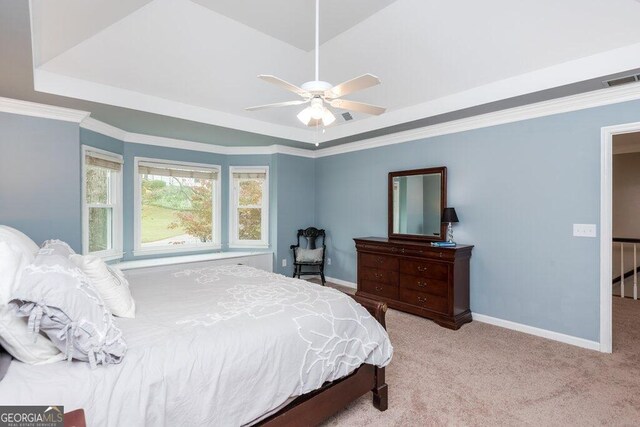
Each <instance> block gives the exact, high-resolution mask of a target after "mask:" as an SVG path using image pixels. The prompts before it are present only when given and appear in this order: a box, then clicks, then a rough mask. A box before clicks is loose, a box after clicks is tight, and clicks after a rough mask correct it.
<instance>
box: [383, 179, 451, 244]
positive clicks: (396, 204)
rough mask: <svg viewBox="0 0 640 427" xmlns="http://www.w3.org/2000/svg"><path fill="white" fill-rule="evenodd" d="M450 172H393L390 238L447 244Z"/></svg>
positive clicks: (390, 194) (390, 196)
mask: <svg viewBox="0 0 640 427" xmlns="http://www.w3.org/2000/svg"><path fill="white" fill-rule="evenodd" d="M446 206H447V168H446V167H444V166H443V167H438V168H428V169H414V170H407V171H399V172H389V238H390V239H411V240H445V235H446V234H445V233H446V225H443V224H442V223H441V216H442V210H443V209H444V208H445V207H446Z"/></svg>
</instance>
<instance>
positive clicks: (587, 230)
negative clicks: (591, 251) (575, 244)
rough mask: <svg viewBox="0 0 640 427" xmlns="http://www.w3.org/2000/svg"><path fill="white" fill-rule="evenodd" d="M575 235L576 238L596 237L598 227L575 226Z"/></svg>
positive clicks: (588, 225)
mask: <svg viewBox="0 0 640 427" xmlns="http://www.w3.org/2000/svg"><path fill="white" fill-rule="evenodd" d="M573 235H574V236H575V237H596V225H595V224H573Z"/></svg>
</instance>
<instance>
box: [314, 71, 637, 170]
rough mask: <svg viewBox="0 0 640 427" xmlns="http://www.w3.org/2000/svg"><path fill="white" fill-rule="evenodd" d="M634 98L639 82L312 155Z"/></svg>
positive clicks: (377, 138)
mask: <svg viewBox="0 0 640 427" xmlns="http://www.w3.org/2000/svg"><path fill="white" fill-rule="evenodd" d="M636 99H640V83H633V84H629V85H624V86H619V87H613V88H606V89H600V90H595V91H591V92H587V93H582V94H579V95H572V96H567V97H564V98H558V99H553V100H550V101H542V102H537V103H535V104H528V105H524V106H521V107H515V108H509V109H507V110H501V111H496V112H493V113H487V114H482V115H478V116H472V117H468V118H465V119H460V120H454V121H450V122H444V123H439V124H435V125H431V126H426V127H422V128H417V129H411V130H407V131H403V132H397V133H394V134H390V135H383V136H379V137H375V138H369V139H364V140H361V141H355V142H351V143H347V144H343V145H338V146H335V147H329V148H323V149H320V150H318V151H316V158H319V157H326V156H334V155H336V154H343V153H350V152H353V151H360V150H368V149H371V148H378V147H383V146H386V145H393V144H401V143H403V142H410V141H416V140H419V139H424V138H432V137H435V136H441V135H448V134H452V133H458V132H465V131H469V130H473V129H480V128H485V127H490V126H497V125H501V124H506V123H513V122H518V121H522V120H530V119H535V118H539V117H545V116H551V115H554V114H561V113H567V112H571V111H578V110H584V109H587V108H593V107H600V106H604V105H610V104H616V103H619V102H625V101H632V100H636Z"/></svg>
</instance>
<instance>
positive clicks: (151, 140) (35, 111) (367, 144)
mask: <svg viewBox="0 0 640 427" xmlns="http://www.w3.org/2000/svg"><path fill="white" fill-rule="evenodd" d="M637 99H640V83H634V84H629V85H625V86H620V87H613V88H606V89H600V90H596V91H591V92H587V93H583V94H578V95H572V96H568V97H564V98H558V99H553V100H550V101H543V102H538V103H535V104H529V105H525V106H521V107H515V108H510V109H507V110H501V111H496V112H493V113H487V114H482V115H479V116H473V117H468V118H466V119H460V120H455V121H451V122H445V123H440V124H435V125H431V126H426V127H422V128H418V129H411V130H407V131H403V132H398V133H394V134H390V135H383V136H379V137H375V138H369V139H364V140H361V141H355V142H351V143H347V144H343V145H339V146H336V147H329V148H321V149H319V150H315V151H314V150H311V149H306V148H295V147H288V146H284V145H279V144H275V145H269V146H255V147H252V146H242V147H230V146H222V145H214V144H207V143H203V142H194V141H185V140H179V139H173V138H165V137H159V136H152V135H144V134H139V133H132V132H126V131H124V130H122V129H119V128H117V127H115V126H111V125H109V124H106V123H103V122H101V121H99V120H96V119H94V118H92V117H89V114H90V113H88V112H86V111H79V110H72V109H69V108H62V107H55V106H51V105H45V104H38V103H34V102H27V101H21V100H16V99H11V98H0V112H6V113H13V114H20V115H26V116H33V117H43V118H48V119H54V120H64V121H70V122H74V123H79V124H80V127H82V128H85V129H88V130H91V131H94V132H97V133H100V134H103V135H106V136H110V137H112V138H115V139H119V140H121V141H125V142H129V143H133V144H146V145H156V146H160V147H169V148H177V149H183V150H192V151H201V152H204V153H214V154H227V155H261V154H262V155H270V154H287V155H291V156H299V157H306V158H312V159H313V158H321V157H327V156H335V155H338V154H344V153H351V152H354V151H360V150H368V149H372V148H378V147H384V146H387V145H394V144H401V143H403V142H410V141H416V140H419V139H425V138H432V137H435V136H441V135H447V134H452V133H458V132H464V131H469V130H472V129H480V128H485V127H490V126H496V125H501V124H506V123H513V122H517V121H522V120H530V119H535V118H539V117H545V116H551V115H554V114H561V113H567V112H571V111H578V110H584V109H588V108H594V107H601V106H605V105H610V104H617V103H621V102H626V101H633V100H637Z"/></svg>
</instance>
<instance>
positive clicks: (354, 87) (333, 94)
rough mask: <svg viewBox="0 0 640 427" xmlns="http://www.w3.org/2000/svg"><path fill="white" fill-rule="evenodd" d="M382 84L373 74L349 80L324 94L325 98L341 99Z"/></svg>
mask: <svg viewBox="0 0 640 427" xmlns="http://www.w3.org/2000/svg"><path fill="white" fill-rule="evenodd" d="M380 83H381V82H380V79H379V78H377V77H376V76H374V75H373V74H363V75H361V76H360V77H356V78H355V79H351V80H348V81H346V82H343V83H340V84H339V85H336V86H334V87H332V88H331V89H329V90H327V91H325V92H324V96H325V97H326V98H329V99H333V98H339V97H341V96H345V95H348V94H350V93H352V92H356V91H358V90H362V89H366V88H368V87H371V86H375V85H379V84H380Z"/></svg>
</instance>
